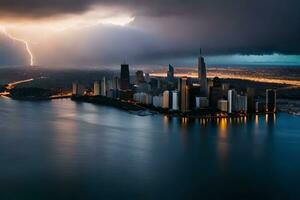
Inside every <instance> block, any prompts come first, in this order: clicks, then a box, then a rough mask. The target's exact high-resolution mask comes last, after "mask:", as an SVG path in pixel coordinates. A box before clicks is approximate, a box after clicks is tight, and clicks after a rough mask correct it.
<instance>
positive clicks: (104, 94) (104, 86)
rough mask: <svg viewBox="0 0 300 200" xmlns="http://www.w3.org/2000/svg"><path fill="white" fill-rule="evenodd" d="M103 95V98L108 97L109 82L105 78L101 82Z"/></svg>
mask: <svg viewBox="0 0 300 200" xmlns="http://www.w3.org/2000/svg"><path fill="white" fill-rule="evenodd" d="M101 95H102V96H106V95H107V80H106V77H105V76H104V77H103V78H102V80H101Z"/></svg>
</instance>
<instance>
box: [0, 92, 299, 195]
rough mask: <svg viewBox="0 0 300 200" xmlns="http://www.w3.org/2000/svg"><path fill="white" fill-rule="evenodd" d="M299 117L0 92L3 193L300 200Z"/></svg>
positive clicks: (1, 184) (0, 173) (0, 193)
mask: <svg viewBox="0 0 300 200" xmlns="http://www.w3.org/2000/svg"><path fill="white" fill-rule="evenodd" d="M299 155H300V117H297V116H293V115H289V114H285V113H278V114H276V115H268V116H265V115H263V116H253V117H248V118H247V119H240V118H238V119H232V120H226V119H222V120H216V121H203V120H199V119H198V120H189V119H179V118H169V117H166V116H162V115H153V116H145V117H141V116H136V115H133V114H129V113H127V112H124V111H121V110H118V109H115V108H110V107H102V106H96V105H92V104H87V103H76V102H72V101H71V100H53V101H45V102H22V101H14V100H10V99H4V98H0V180H1V181H0V199H199V198H202V199H233V198H238V199H299V198H300V191H299V185H300V179H299V178H300V159H299Z"/></svg>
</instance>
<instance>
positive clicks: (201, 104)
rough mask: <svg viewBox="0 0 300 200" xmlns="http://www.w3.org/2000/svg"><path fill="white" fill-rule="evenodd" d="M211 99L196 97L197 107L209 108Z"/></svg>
mask: <svg viewBox="0 0 300 200" xmlns="http://www.w3.org/2000/svg"><path fill="white" fill-rule="evenodd" d="M208 106H209V101H208V98H207V97H196V109H204V108H208Z"/></svg>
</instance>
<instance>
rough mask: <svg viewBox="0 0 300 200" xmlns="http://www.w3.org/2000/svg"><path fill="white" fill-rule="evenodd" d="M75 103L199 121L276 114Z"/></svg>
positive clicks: (94, 99)
mask: <svg viewBox="0 0 300 200" xmlns="http://www.w3.org/2000/svg"><path fill="white" fill-rule="evenodd" d="M71 100H72V101H75V102H85V103H92V104H95V105H103V106H110V107H114V108H117V109H120V110H124V111H127V112H129V113H132V114H137V115H139V116H147V115H155V114H161V115H165V116H169V117H181V118H199V119H222V118H227V119H230V118H244V117H249V116H255V115H268V114H270V115H272V114H276V113H274V112H260V113H231V114H228V113H225V112H212V111H209V110H208V109H206V110H203V111H204V113H199V111H200V110H198V111H190V112H186V113H182V112H180V111H169V110H166V109H163V108H156V107H153V106H145V105H141V104H137V103H135V102H126V101H123V100H117V99H112V98H108V97H103V96H79V97H76V96H73V97H72V98H71ZM289 114H290V113H289Z"/></svg>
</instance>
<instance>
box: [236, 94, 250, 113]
mask: <svg viewBox="0 0 300 200" xmlns="http://www.w3.org/2000/svg"><path fill="white" fill-rule="evenodd" d="M247 109H248V106H247V96H245V95H237V111H239V112H243V113H246V112H247Z"/></svg>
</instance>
